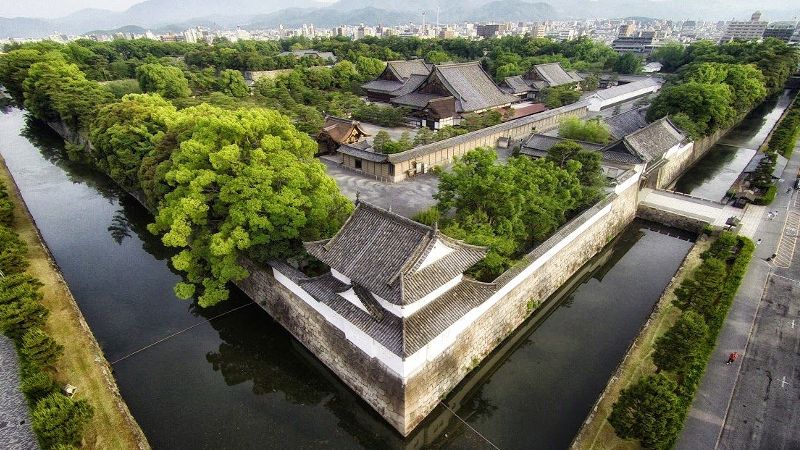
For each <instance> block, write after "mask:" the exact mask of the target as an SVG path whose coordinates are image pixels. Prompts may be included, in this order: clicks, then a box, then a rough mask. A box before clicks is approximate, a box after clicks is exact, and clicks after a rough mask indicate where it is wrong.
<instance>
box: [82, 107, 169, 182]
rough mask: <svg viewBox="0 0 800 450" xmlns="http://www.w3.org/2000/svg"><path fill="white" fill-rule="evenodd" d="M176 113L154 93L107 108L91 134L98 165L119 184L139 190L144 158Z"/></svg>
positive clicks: (93, 156)
mask: <svg viewBox="0 0 800 450" xmlns="http://www.w3.org/2000/svg"><path fill="white" fill-rule="evenodd" d="M175 112H176V109H175V107H174V106H172V104H171V103H169V102H168V101H166V100H164V99H163V98H161V97H160V96H158V95H154V94H130V95H127V96H125V97H124V98H123V99H122V100H121V101H119V102H117V103H112V104H110V105H107V106H105V107H103V108H102V109H101V110H100V112H99V114H98V116H97V119H96V120H95V121H94V122H93V123H92V126H91V133H90V137H91V141H92V144H93V154H92V158H93V160H94V162H95V164H97V165H98V167H100V168H101V169H102V170H103V171H105V172H106V173H108V174H109V175H110V176H111V178H113V179H114V180H115V181H117V182H118V183H120V184H122V185H123V186H125V187H127V188H129V189H136V190H138V189H139V188H140V185H139V174H138V172H139V167H140V166H141V164H142V159H143V158H144V157H145V156H147V155H148V154H149V153H150V152H152V151H153V149H154V148H155V145H156V143H157V142H158V141H160V140H161V138H162V137H163V134H164V131H165V130H166V128H167V125H168V123H169V121H170V119H171V118H172V117H174V116H175Z"/></svg>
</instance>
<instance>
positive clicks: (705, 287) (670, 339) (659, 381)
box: [608, 232, 755, 449]
mask: <svg viewBox="0 0 800 450" xmlns="http://www.w3.org/2000/svg"><path fill="white" fill-rule="evenodd" d="M754 248H755V246H754V244H753V243H752V242H751V241H750V240H748V239H746V238H742V237H739V236H736V235H735V234H733V233H730V232H723V233H721V234H720V235H719V237H718V238H717V239H716V240H715V241H714V242H713V243H712V245H711V247H710V249H709V250H708V251H707V252H705V253H704V254H703V255H702V258H703V261H702V263H701V265H700V266H699V267H698V268H697V269H695V270H694V271H693V272H692V274H691V276H690V277H689V278H687V279H686V280H684V281H683V282H682V283H681V285H680V286H679V287H678V288H677V289H676V290H675V294H676V299H675V300H674V302H673V304H674V305H675V306H677V307H678V308H680V310H681V311H682V314H681V315H680V317H679V318H678V320H677V321H676V322H675V323H674V324H673V325H672V327H670V328H669V330H667V332H665V333H664V334H663V335H661V336H660V337H659V338H658V339H657V340H656V343H655V346H654V351H653V353H652V358H653V363H654V364H655V367H656V369H657V370H656V373H655V374H652V375H648V376H645V377H643V378H640V379H639V380H638V381H637V382H635V383H633V384H632V385H631V386H629V387H628V388H626V389H624V390H623V391H622V393H621V394H620V396H619V399H618V400H617V401H616V403H614V407H613V410H612V412H611V414H610V415H609V417H608V421H609V422H610V423H611V425H612V426H613V427H614V430H615V431H616V433H617V435H618V436H619V437H621V438H624V439H625V438H631V439H637V440H639V443H640V444H641V446H642V447H643V448H647V449H669V448H672V446H673V445H674V443H675V441H676V439H677V437H678V434H679V433H680V430H681V428H682V425H683V421H684V419H685V418H686V414H687V413H688V411H689V408H690V407H691V404H692V399H693V398H694V393H695V391H696V389H697V386H698V384H699V382H700V378H701V377H702V375H703V371H704V370H705V366H706V364H707V362H708V359H709V357H710V355H711V353H712V352H713V350H714V345H715V343H716V340H717V335H718V334H719V331H720V329H721V328H722V324H723V322H724V321H725V317H726V315H727V313H728V309H729V308H730V305H731V302H732V301H733V297H734V295H735V294H736V291H737V289H738V287H739V284H740V283H741V280H742V278H743V277H744V274H745V272H746V270H747V264H748V263H749V261H750V258H751V256H752V253H753V250H754Z"/></svg>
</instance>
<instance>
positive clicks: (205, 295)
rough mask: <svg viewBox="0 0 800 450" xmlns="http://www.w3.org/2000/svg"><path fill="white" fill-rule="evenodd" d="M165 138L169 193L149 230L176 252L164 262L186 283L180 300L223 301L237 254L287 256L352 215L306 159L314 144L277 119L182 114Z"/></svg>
mask: <svg viewBox="0 0 800 450" xmlns="http://www.w3.org/2000/svg"><path fill="white" fill-rule="evenodd" d="M171 132H172V133H174V135H175V136H176V138H177V144H178V146H177V149H176V150H175V151H174V152H173V153H172V154H171V156H170V165H169V167H168V170H167V172H166V173H165V174H164V179H165V181H166V183H167V184H168V185H169V187H170V189H171V191H170V192H168V193H167V194H166V196H165V197H164V199H163V200H162V202H161V205H160V208H159V210H158V213H157V215H156V217H155V223H153V224H151V225H150V226H149V227H148V228H149V230H150V231H151V232H153V233H160V234H163V236H162V242H163V243H164V244H165V245H167V246H169V247H176V248H179V249H181V250H180V252H179V253H178V254H177V255H175V256H174V257H173V258H172V264H173V266H174V267H175V268H176V269H178V270H180V271H182V272H185V273H186V277H187V280H188V283H180V284H179V285H178V286H177V287H176V293H177V294H178V296H179V297H181V298H190V297H192V296H193V295H195V294H197V295H199V297H198V302H199V304H200V305H201V306H204V307H205V306H211V305H214V304H216V303H218V302H220V301H222V300H225V299H226V298H227V296H228V291H227V289H226V283H227V282H229V281H235V280H241V279H243V278H245V277H246V276H247V275H248V272H247V271H246V270H245V269H244V268H243V267H241V266H240V265H239V263H238V257H239V256H240V255H241V254H242V253H249V254H250V255H251V256H253V257H255V258H256V259H257V260H259V261H267V260H270V259H274V258H281V257H287V256H289V255H291V254H293V253H295V252H297V250H298V249H300V248H301V245H300V243H301V241H305V240H316V239H321V238H323V237H326V236H330V235H332V234H333V233H334V232H335V231H336V230H338V229H339V226H340V225H341V223H342V222H343V221H344V219H345V218H346V217H347V216H348V215H349V213H350V211H351V210H352V204H351V203H350V202H349V201H348V200H347V199H346V198H345V197H343V196H342V195H341V194H340V193H339V190H338V188H337V187H336V183H335V182H334V181H333V180H332V179H331V178H330V177H328V175H327V174H326V173H325V168H324V166H323V165H322V164H321V163H319V162H318V161H316V160H315V159H314V158H313V156H314V153H315V151H316V145H315V143H314V141H313V140H311V138H310V137H308V135H306V134H304V133H302V132H300V131H298V130H297V129H296V128H295V127H294V126H292V125H291V123H290V122H289V120H288V119H287V118H286V117H285V116H282V115H281V114H279V113H277V112H276V111H273V110H266V109H256V108H252V109H241V110H235V111H227V110H221V109H218V108H214V107H211V106H207V105H201V106H198V107H193V108H187V109H185V110H183V111H181V112H180V113H179V114H178V118H177V120H176V122H175V124H174V126H173V127H171Z"/></svg>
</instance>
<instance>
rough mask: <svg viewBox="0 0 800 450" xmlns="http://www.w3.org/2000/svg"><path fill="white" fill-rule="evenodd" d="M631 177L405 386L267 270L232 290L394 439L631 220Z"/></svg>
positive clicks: (509, 280)
mask: <svg viewBox="0 0 800 450" xmlns="http://www.w3.org/2000/svg"><path fill="white" fill-rule="evenodd" d="M634 177H635V178H633V179H632V180H631V182H630V183H627V184H626V185H625V188H624V189H623V190H620V192H619V193H615V194H612V195H611V196H610V197H609V198H607V199H606V200H605V201H604V202H602V203H600V204H599V205H597V206H595V207H593V208H591V209H590V210H588V211H586V212H585V213H583V214H581V215H580V216H578V217H576V218H575V219H573V220H572V221H570V222H569V223H567V224H566V225H565V226H564V227H562V229H561V230H560V231H559V232H558V233H556V234H555V235H554V236H553V237H551V238H550V239H549V240H548V241H546V242H544V243H543V244H541V245H540V246H539V247H537V248H536V249H534V251H533V252H531V254H530V255H529V256H530V258H526V259H524V261H523V262H522V263H520V266H521V267H516V268H512V269H511V271H509V273H510V275H509V276H508V277H506V279H505V280H503V283H504V285H505V286H513V288H511V289H510V290H509V291H508V292H504V291H503V290H502V289H501V291H499V295H500V297H499V298H498V299H496V303H494V304H493V305H492V306H491V307H490V308H489V309H488V310H487V311H486V312H484V313H483V314H482V315H480V316H479V317H478V318H477V319H476V320H475V322H473V323H472V324H471V325H470V326H469V327H468V328H467V329H466V330H465V331H464V332H462V333H461V334H460V335H459V337H458V339H457V340H456V342H455V344H453V345H451V346H450V347H449V348H447V349H446V350H445V351H444V352H442V353H441V354H439V355H438V356H436V357H435V358H434V359H433V360H431V361H428V362H427V364H426V365H425V366H424V367H423V368H422V369H421V370H419V371H418V372H416V373H415V374H414V375H412V376H411V377H410V378H408V379H407V380H405V381H404V380H402V379H401V378H399V377H398V376H397V375H395V374H394V373H393V372H392V371H391V370H390V369H389V368H388V367H386V366H384V365H383V364H382V363H381V362H380V361H378V360H377V359H374V358H370V357H368V356H367V355H366V354H365V353H364V352H362V351H361V350H359V349H358V348H357V347H356V346H355V345H353V344H352V343H351V342H349V341H348V340H347V339H346V338H345V336H344V334H343V333H342V332H341V331H339V330H338V329H337V328H335V327H334V326H332V325H331V324H330V323H329V322H328V321H327V320H326V319H325V318H324V317H323V316H322V315H321V314H319V313H317V312H316V311H315V310H314V309H313V308H311V307H310V306H309V305H308V304H306V303H305V301H303V299H301V298H299V297H298V296H297V295H296V294H294V293H292V292H290V291H289V290H288V289H286V288H285V287H284V286H282V285H281V284H280V283H279V282H278V281H276V280H275V277H274V276H273V274H271V273H270V272H269V270H264V269H261V268H258V267H255V266H254V265H252V264H251V263H246V264H247V268H248V270H249V271H250V272H251V276H250V277H249V278H248V279H246V280H244V281H243V282H241V283H239V284H238V285H239V287H240V288H241V289H242V290H243V291H244V292H245V294H247V295H248V296H249V297H250V298H252V299H253V300H254V301H256V302H257V303H258V304H259V305H261V306H262V307H263V308H264V309H265V310H266V311H267V312H268V313H269V314H270V315H271V316H272V317H274V318H275V320H277V321H278V322H279V323H280V324H281V325H282V326H284V327H285V328H286V329H287V330H288V331H289V332H290V333H292V335H293V336H295V337H296V338H297V339H298V340H299V341H300V342H301V343H303V345H305V346H306V347H307V348H308V349H309V350H310V351H311V352H313V353H314V354H315V355H316V356H317V357H318V358H319V359H320V360H321V361H322V362H323V363H324V364H325V365H326V366H327V367H328V368H330V369H331V370H332V371H333V372H334V373H335V374H336V375H337V376H338V377H339V378H340V379H341V380H342V381H343V382H344V383H345V384H347V385H348V386H349V387H350V388H351V389H353V390H354V391H355V392H356V393H357V394H358V395H359V396H360V397H361V398H363V399H364V400H365V401H366V402H367V403H368V404H369V405H370V406H372V407H373V408H374V409H375V410H376V411H377V412H378V413H380V414H381V415H382V416H383V417H384V418H385V419H386V420H387V421H388V422H389V423H390V424H391V425H392V426H394V427H395V428H396V429H397V430H398V431H399V432H400V433H401V434H403V435H408V434H409V433H411V431H412V430H413V429H414V428H415V427H416V426H417V425H418V424H419V423H420V422H422V420H423V419H424V418H425V417H426V416H427V415H428V414H429V413H430V412H431V411H432V410H433V409H434V408H435V407H436V406H437V405H438V404H439V401H440V399H441V398H442V397H444V396H445V395H447V393H448V392H450V390H452V389H453V388H454V387H456V386H457V385H458V383H459V382H460V381H461V380H462V379H463V378H464V377H465V376H466V375H467V374H468V373H469V372H470V371H471V370H472V369H473V368H474V367H475V365H476V364H477V363H478V362H480V361H481V360H482V359H483V358H484V357H486V356H487V355H488V354H489V353H490V352H491V351H492V350H493V349H494V348H495V347H497V346H498V345H499V344H500V343H501V342H502V341H503V340H504V339H505V338H506V337H508V336H509V335H510V334H511V333H513V332H514V331H515V330H516V329H517V327H518V326H519V325H520V324H521V323H522V322H523V321H524V320H525V319H526V318H527V317H528V315H529V314H530V313H531V312H532V311H531V308H530V306H529V304H531V302H536V303H541V302H543V301H544V300H546V299H547V298H548V297H549V296H550V295H551V294H552V293H553V292H555V291H556V290H557V289H558V288H559V287H560V286H561V285H562V284H563V283H564V282H566V281H567V280H568V279H569V278H570V277H571V276H572V275H573V274H574V273H575V272H577V271H578V270H579V269H580V268H581V267H582V266H583V265H584V264H585V263H586V261H588V260H589V259H591V258H592V257H593V256H594V255H595V254H597V252H599V251H600V250H601V249H602V248H603V247H604V246H605V245H606V244H608V242H609V241H611V240H612V239H613V238H614V237H615V236H617V234H619V232H620V231H622V230H623V229H624V228H625V227H626V226H627V225H628V224H629V223H630V222H631V221H632V220H633V219H634V217H635V214H636V203H637V200H638V174H635V175H634ZM531 266H533V267H535V270H534V271H533V272H532V273H530V274H528V273H527V272H526V271H525V269H526V268H528V267H531ZM515 269H516V270H515ZM501 278H502V277H501ZM520 279H521V281H520ZM514 281H520V282H518V283H517V284H515V283H513V282H514ZM490 300H491V299H490ZM490 300H487V302H488V301H490Z"/></svg>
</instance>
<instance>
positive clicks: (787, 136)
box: [767, 99, 800, 158]
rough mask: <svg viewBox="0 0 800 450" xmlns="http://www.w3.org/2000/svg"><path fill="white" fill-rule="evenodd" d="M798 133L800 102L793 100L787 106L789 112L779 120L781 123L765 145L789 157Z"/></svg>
mask: <svg viewBox="0 0 800 450" xmlns="http://www.w3.org/2000/svg"><path fill="white" fill-rule="evenodd" d="M799 135H800V103H798V102H797V100H796V99H795V101H794V102H793V103H792V105H791V106H790V107H789V112H788V113H786V115H785V116H784V117H783V119H782V120H781V123H779V124H778V126H777V127H776V128H775V131H773V132H772V137H771V138H770V139H769V143H768V144H767V146H768V147H769V149H770V150H771V151H773V152H778V153H780V154H781V155H783V156H785V157H787V158H789V157H791V156H792V151H793V150H794V146H795V144H796V143H797V137H798V136H799Z"/></svg>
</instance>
